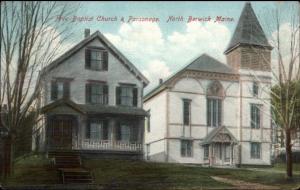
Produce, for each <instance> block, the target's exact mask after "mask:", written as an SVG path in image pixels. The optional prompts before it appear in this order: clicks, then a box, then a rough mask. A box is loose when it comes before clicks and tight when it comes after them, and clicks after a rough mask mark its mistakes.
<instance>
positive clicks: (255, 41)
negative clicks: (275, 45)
mask: <svg viewBox="0 0 300 190" xmlns="http://www.w3.org/2000/svg"><path fill="white" fill-rule="evenodd" d="M242 44H243V45H257V46H263V47H266V48H272V46H271V45H270V44H269V42H268V40H267V38H266V35H265V33H264V31H263V29H262V27H261V25H260V24H259V22H258V19H257V17H256V15H255V13H254V10H253V9H252V6H251V4H250V3H249V2H247V3H246V5H245V7H244V9H243V11H242V14H241V16H240V18H239V21H238V24H237V27H236V29H235V31H234V34H233V36H232V38H231V40H230V43H229V45H228V46H227V48H226V50H225V52H224V53H225V54H227V53H228V52H229V51H231V50H232V49H234V48H235V47H237V46H239V45H242Z"/></svg>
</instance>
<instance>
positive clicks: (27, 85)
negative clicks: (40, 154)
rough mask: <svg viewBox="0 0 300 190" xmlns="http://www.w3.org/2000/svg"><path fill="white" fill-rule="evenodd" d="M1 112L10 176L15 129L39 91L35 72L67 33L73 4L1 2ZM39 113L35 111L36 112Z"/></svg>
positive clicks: (44, 63) (33, 103)
mask: <svg viewBox="0 0 300 190" xmlns="http://www.w3.org/2000/svg"><path fill="white" fill-rule="evenodd" d="M0 8H1V29H0V37H1V38H0V41H1V70H0V71H1V72H0V111H1V109H2V110H3V108H4V107H5V108H6V114H4V115H5V118H1V121H5V122H2V125H3V126H4V127H5V128H6V129H7V130H8V136H7V137H6V144H7V145H8V148H7V149H6V150H7V151H6V152H5V154H8V155H11V156H9V168H10V169H9V171H8V174H6V175H9V174H10V173H11V169H13V153H14V151H13V150H14V147H15V145H16V143H17V142H20V140H18V139H17V137H18V135H17V133H18V131H20V128H22V127H23V123H24V122H26V116H27V114H28V113H29V111H30V110H31V109H32V108H33V107H34V105H35V103H36V98H37V96H38V95H39V94H40V83H39V80H38V71H39V70H40V69H41V68H42V67H44V66H45V65H47V64H49V63H50V62H51V61H53V59H54V58H55V57H56V56H57V54H58V53H60V51H61V48H62V43H63V42H64V41H66V39H67V38H68V37H69V36H70V34H67V33H70V32H71V31H72V30H71V27H72V26H71V25H70V23H69V22H68V21H65V22H58V21H57V17H66V18H67V17H69V16H70V15H71V14H73V13H74V12H75V11H76V6H74V4H73V5H72V6H70V4H69V3H62V2H37V1H32V2H13V1H12V2H8V1H4V2H1V6H0ZM35 113H36V114H38V112H35Z"/></svg>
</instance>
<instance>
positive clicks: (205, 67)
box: [186, 53, 235, 74]
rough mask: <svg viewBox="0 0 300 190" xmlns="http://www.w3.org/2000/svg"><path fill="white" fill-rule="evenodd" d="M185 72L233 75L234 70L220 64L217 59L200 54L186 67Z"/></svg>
mask: <svg viewBox="0 0 300 190" xmlns="http://www.w3.org/2000/svg"><path fill="white" fill-rule="evenodd" d="M186 70H196V71H208V72H215V73H228V74H235V73H234V70H233V69H231V68H230V67H229V66H227V65H226V64H224V63H221V62H220V61H218V60H217V59H215V58H213V57H211V56H209V55H207V54H205V53H204V54H202V55H201V56H200V57H198V58H197V59H195V60H194V61H193V62H192V63H191V64H189V65H188V66H187V67H186Z"/></svg>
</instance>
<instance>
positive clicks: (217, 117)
mask: <svg viewBox="0 0 300 190" xmlns="http://www.w3.org/2000/svg"><path fill="white" fill-rule="evenodd" d="M206 101H207V102H206V104H207V110H206V120H207V126H208V127H220V126H222V124H223V118H222V117H223V101H222V99H221V98H216V97H207V98H206Z"/></svg>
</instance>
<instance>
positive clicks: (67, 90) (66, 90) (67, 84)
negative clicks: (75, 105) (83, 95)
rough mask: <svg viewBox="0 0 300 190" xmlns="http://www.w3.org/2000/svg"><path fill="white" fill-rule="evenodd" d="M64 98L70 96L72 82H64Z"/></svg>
mask: <svg viewBox="0 0 300 190" xmlns="http://www.w3.org/2000/svg"><path fill="white" fill-rule="evenodd" d="M63 97H64V98H67V99H68V98H70V82H64V95H63Z"/></svg>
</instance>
